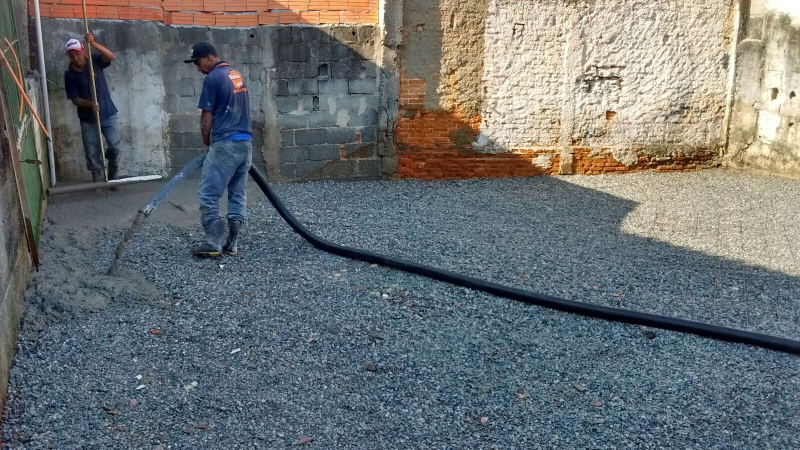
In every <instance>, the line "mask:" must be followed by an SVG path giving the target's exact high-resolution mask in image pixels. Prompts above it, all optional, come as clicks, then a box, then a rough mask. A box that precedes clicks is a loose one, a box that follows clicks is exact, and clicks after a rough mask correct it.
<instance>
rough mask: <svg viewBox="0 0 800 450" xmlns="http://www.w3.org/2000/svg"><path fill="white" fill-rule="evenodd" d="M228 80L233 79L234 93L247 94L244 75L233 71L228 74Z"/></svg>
mask: <svg viewBox="0 0 800 450" xmlns="http://www.w3.org/2000/svg"><path fill="white" fill-rule="evenodd" d="M228 78H230V79H231V83H233V93H234V94H238V93H240V92H247V88H246V87H244V78H243V77H242V74H241V73H239V71H237V70H232V69H231V72H230V73H229V74H228Z"/></svg>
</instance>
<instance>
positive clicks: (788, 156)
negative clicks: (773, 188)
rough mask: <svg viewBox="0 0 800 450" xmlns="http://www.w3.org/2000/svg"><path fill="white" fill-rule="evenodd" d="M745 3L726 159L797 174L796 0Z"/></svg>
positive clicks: (799, 18) (799, 35)
mask: <svg viewBox="0 0 800 450" xmlns="http://www.w3.org/2000/svg"><path fill="white" fill-rule="evenodd" d="M743 6H744V9H742V10H741V19H740V30H739V36H738V37H739V42H738V43H737V58H736V78H735V85H734V89H735V91H734V93H735V100H734V103H733V108H732V114H731V126H730V128H731V129H730V141H729V146H728V152H727V155H726V159H727V163H728V164H730V165H732V166H734V167H740V168H750V169H758V170H762V171H769V172H772V173H779V174H783V175H788V176H794V177H800V98H798V95H800V3H796V2H786V1H767V0H751V2H750V7H749V8H747V7H746V6H747V5H744V4H743Z"/></svg>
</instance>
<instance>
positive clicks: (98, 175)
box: [92, 170, 106, 183]
mask: <svg viewBox="0 0 800 450" xmlns="http://www.w3.org/2000/svg"><path fill="white" fill-rule="evenodd" d="M92 181H93V182H95V183H102V182H103V181H106V176H105V174H103V171H102V170H95V171H94V172H92Z"/></svg>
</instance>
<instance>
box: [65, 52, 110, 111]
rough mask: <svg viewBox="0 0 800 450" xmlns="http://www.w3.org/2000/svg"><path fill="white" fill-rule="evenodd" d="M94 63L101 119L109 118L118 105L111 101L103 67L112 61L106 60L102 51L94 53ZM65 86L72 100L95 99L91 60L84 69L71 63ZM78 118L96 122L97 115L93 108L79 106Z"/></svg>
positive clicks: (66, 73)
mask: <svg viewBox="0 0 800 450" xmlns="http://www.w3.org/2000/svg"><path fill="white" fill-rule="evenodd" d="M92 62H93V64H94V80H95V84H96V85H97V101H98V102H99V103H100V120H105V119H108V118H109V117H111V116H113V115H114V114H116V113H117V107H116V106H115V105H114V102H113V101H111V93H110V92H108V83H106V76H105V74H104V73H103V69H105V68H106V67H108V66H110V65H111V63H110V62H108V61H105V60H104V59H103V56H102V55H100V53H92ZM64 88H65V89H66V91H67V98H68V99H70V100H72V99H75V98H82V99H84V100H86V101H92V100H94V95H92V76H91V71H90V70H89V62H88V61H87V62H86V65H84V66H83V70H81V71H77V70H75V69H74V68H73V67H72V64H70V67H69V69H68V70H67V71H66V72H64ZM78 118H79V119H80V120H81V122H94V121H95V120H96V119H95V116H94V111H92V108H80V107H79V108H78Z"/></svg>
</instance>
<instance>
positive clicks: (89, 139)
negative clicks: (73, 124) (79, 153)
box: [81, 114, 122, 174]
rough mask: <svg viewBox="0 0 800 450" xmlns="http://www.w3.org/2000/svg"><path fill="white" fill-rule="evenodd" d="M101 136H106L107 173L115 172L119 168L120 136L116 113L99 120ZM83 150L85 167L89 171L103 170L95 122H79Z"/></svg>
mask: <svg viewBox="0 0 800 450" xmlns="http://www.w3.org/2000/svg"><path fill="white" fill-rule="evenodd" d="M100 123H101V127H100V128H101V129H102V130H103V136H104V137H105V138H106V154H105V157H106V159H108V173H109V174H116V173H117V169H118V168H119V143H120V140H121V139H122V138H121V136H120V130H119V122H118V121H117V114H114V115H113V116H111V117H108V118H106V119H103V120H102V121H101V122H100ZM81 137H82V138H83V151H84V152H85V153H86V168H87V169H89V171H90V172H102V171H103V155H101V154H100V136H99V135H98V133H97V122H81Z"/></svg>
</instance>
